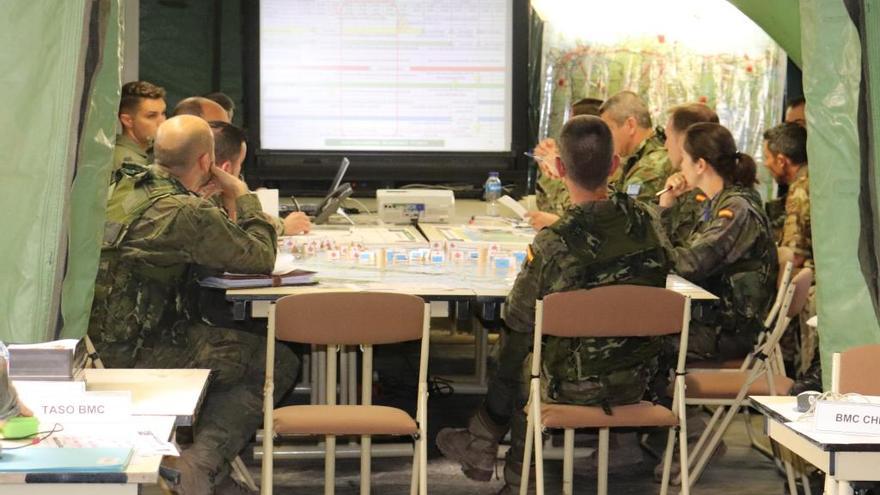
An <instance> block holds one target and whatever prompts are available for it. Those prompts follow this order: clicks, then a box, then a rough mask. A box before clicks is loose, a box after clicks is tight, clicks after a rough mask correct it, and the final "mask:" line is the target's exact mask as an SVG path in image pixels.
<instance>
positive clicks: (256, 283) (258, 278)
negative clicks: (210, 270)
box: [199, 254, 315, 289]
mask: <svg viewBox="0 0 880 495" xmlns="http://www.w3.org/2000/svg"><path fill="white" fill-rule="evenodd" d="M314 283H315V272H312V271H308V270H300V269H297V268H296V267H295V266H294V259H293V256H292V255H290V254H279V255H278V257H277V258H276V259H275V269H274V270H272V274H271V275H249V274H242V273H224V274H223V276H220V277H206V278H203V279H202V280H200V281H199V285H201V286H202V287H213V288H216V289H239V288H243V287H278V286H280V285H309V284H314Z"/></svg>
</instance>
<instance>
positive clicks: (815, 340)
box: [764, 123, 822, 393]
mask: <svg viewBox="0 0 880 495" xmlns="http://www.w3.org/2000/svg"><path fill="white" fill-rule="evenodd" d="M807 162H808V159H807V131H806V129H804V128H803V127H801V126H800V125H798V124H795V123H786V124H781V125H778V126H776V127H774V128H772V129H769V130H768V131H767V132H765V133H764V164H765V165H766V166H767V168H768V169H769V170H770V172H771V173H772V174H773V177H774V179H776V181H777V182H779V183H780V184H787V185H788V193H787V194H786V196H785V215H784V216H783V218H784V221H783V223H782V229H781V234H780V238H779V246H780V247H785V248H789V249H791V251H792V253H793V254H794V258H793V260H792V263H793V265H794V267H795V269H799V268H801V267H804V268H812V267H813V241H812V228H811V222H810V218H811V214H810V179H809V167H808V163H807ZM815 294H816V291H815V286H814V287H811V288H810V293H809V296H808V299H807V304H806V306H805V308H804V311H803V312H802V313H801V315H800V319H799V322H798V323H797V324H793V326H797V327H799V332H798V337H799V338H797V339H791V341H788V340H787V341H786V343H788V346H783V350H784V351H785V350H788V351H789V352H788V353H787V354H788V355H789V359H790V360H791V361H793V364H794V372H795V376H796V377H797V383H796V384H795V386H794V387H793V390H792V392H793V393H794V392H800V391H803V390H821V388H822V376H821V375H822V369H821V365H820V362H819V336H818V335H817V334H816V330H815V329H813V328H811V327H810V326H809V325H807V324H806V320H808V319H809V318H811V317H812V316H814V315H815V314H816V309H815V308H816V300H815ZM795 340H798V341H799V343H798V342H794V341H795ZM791 347H796V348H794V349H791Z"/></svg>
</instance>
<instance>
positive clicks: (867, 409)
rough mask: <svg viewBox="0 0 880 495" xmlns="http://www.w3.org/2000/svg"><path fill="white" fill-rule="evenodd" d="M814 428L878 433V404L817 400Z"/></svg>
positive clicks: (879, 411)
mask: <svg viewBox="0 0 880 495" xmlns="http://www.w3.org/2000/svg"><path fill="white" fill-rule="evenodd" d="M816 429H817V430H819V431H829V432H835V433H853V434H858V435H880V404H868V403H863V402H841V401H827V400H822V401H818V402H817V403H816Z"/></svg>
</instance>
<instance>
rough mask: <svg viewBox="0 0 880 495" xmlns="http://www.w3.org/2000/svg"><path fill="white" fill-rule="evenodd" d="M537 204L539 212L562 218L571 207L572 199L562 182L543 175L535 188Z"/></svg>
mask: <svg viewBox="0 0 880 495" xmlns="http://www.w3.org/2000/svg"><path fill="white" fill-rule="evenodd" d="M535 203H536V206H537V207H538V210H539V211H546V212H547V213H553V214H555V215H559V216H562V214H563V213H565V210H567V209H568V208H570V207H571V198H569V196H568V189H566V188H565V183H564V182H562V180H560V179H554V178H552V177H547V176H545V175H543V174H541V176H539V177H538V184H537V187H536V188H535Z"/></svg>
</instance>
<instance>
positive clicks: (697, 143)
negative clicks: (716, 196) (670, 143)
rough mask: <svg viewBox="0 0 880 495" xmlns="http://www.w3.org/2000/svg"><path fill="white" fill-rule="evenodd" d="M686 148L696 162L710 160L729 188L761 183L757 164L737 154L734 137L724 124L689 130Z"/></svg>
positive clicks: (686, 137)
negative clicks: (729, 185)
mask: <svg viewBox="0 0 880 495" xmlns="http://www.w3.org/2000/svg"><path fill="white" fill-rule="evenodd" d="M683 148H684V151H685V153H687V154H688V155H690V157H691V158H692V159H693V160H695V161H696V160H699V159H700V158H702V159H703V160H706V163H708V164H709V166H710V167H712V168H713V169H715V172H717V173H718V175H720V176H721V178H722V179H724V183H725V184H731V185H738V186H742V187H752V186H754V185H755V184H757V183H758V168H757V166H756V165H755V160H754V159H753V158H752V157H751V156H749V155H747V154H746V153H741V152H739V151H737V149H736V141H734V139H733V135H732V134H731V133H730V131H729V130H727V128H726V127H724V126H722V125H721V124H713V123H711V122H702V123H699V124H694V125H692V126H690V127H688V128H687V131H685V135H684V145H683Z"/></svg>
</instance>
